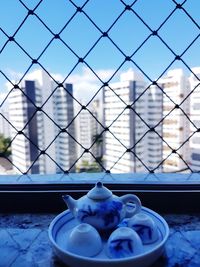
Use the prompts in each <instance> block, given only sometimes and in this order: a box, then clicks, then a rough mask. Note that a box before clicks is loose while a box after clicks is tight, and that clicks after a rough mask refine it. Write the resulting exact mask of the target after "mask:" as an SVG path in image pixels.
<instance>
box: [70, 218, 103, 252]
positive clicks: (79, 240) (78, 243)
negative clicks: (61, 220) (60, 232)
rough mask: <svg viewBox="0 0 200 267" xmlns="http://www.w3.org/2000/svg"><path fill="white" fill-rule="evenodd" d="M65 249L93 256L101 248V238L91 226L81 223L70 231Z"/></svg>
mask: <svg viewBox="0 0 200 267" xmlns="http://www.w3.org/2000/svg"><path fill="white" fill-rule="evenodd" d="M67 250H68V251H69V252H72V253H74V254H77V255H81V256H85V257H93V256H95V255H97V254H98V253H99V252H100V251H101V250H102V240H101V237H100V235H99V233H98V232H97V230H96V229H95V228H94V227H93V226H91V225H89V224H87V223H81V224H79V225H77V226H76V227H74V228H73V230H72V232H71V233H70V235H69V237H68V240H67Z"/></svg>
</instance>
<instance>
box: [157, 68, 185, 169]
mask: <svg viewBox="0 0 200 267" xmlns="http://www.w3.org/2000/svg"><path fill="white" fill-rule="evenodd" d="M158 83H159V86H160V87H161V88H162V90H163V104H162V106H163V110H162V116H163V118H164V120H163V121H162V136H163V140H164V141H163V142H162V158H163V160H164V162H163V169H162V170H163V171H164V172H174V171H180V170H184V169H185V168H187V165H186V164H185V162H187V161H188V157H189V144H188V142H186V143H185V144H184V145H182V144H183V143H184V142H185V140H186V139H187V138H188V136H189V123H188V120H187V117H186V116H185V114H187V115H189V99H187V100H186V101H184V99H185V97H186V96H187V94H188V92H189V82H188V78H187V77H186V76H185V75H184V73H183V70H182V69H175V70H170V71H168V73H167V75H166V76H165V77H163V78H161V79H160V80H159V81H158ZM172 150H173V152H174V153H171V152H172ZM176 151H177V152H178V153H179V155H180V156H181V157H182V158H183V159H184V160H182V159H181V158H180V157H179V155H178V154H177V153H176ZM184 161H185V162H184Z"/></svg>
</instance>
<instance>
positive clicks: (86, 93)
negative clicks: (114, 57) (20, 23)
mask: <svg viewBox="0 0 200 267" xmlns="http://www.w3.org/2000/svg"><path fill="white" fill-rule="evenodd" d="M95 72H96V74H97V75H98V76H99V78H100V79H101V80H102V81H104V82H106V81H107V80H108V79H109V78H110V77H111V76H112V74H113V73H114V70H112V69H108V70H96V71H95ZM67 82H69V83H72V84H73V88H74V95H75V97H76V98H78V99H79V100H85V101H88V100H89V99H91V97H92V96H93V95H94V94H95V93H96V92H97V90H98V89H99V88H100V87H101V86H102V84H101V82H100V81H99V79H98V78H97V77H96V76H95V74H93V73H92V72H91V70H89V69H88V68H86V67H83V68H82V72H81V73H79V74H72V75H70V77H69V78H68V80H67Z"/></svg>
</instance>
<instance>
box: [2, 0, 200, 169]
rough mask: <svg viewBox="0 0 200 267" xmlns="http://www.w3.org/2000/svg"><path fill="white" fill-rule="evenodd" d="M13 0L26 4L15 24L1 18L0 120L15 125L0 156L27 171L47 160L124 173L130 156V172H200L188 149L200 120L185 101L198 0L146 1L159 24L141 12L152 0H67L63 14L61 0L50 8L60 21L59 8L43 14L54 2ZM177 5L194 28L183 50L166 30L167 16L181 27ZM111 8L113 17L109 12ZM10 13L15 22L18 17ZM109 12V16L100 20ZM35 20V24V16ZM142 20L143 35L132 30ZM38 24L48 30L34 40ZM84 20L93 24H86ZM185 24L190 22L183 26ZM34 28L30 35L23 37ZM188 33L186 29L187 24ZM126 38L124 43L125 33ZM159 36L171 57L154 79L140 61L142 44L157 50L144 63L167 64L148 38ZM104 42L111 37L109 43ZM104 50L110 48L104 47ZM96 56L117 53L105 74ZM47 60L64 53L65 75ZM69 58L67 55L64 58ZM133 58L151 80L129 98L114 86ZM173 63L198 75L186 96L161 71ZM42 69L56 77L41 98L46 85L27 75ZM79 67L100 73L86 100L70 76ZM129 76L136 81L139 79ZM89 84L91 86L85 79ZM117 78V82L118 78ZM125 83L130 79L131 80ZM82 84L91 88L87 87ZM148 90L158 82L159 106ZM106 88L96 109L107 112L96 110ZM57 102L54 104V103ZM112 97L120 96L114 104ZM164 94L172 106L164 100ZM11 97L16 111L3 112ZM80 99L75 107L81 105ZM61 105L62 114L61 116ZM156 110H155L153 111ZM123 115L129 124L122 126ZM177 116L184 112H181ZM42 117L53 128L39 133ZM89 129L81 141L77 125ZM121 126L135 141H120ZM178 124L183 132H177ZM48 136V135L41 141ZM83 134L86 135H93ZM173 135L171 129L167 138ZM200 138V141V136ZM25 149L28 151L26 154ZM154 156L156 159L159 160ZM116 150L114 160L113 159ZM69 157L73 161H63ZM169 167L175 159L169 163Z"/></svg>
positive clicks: (59, 164) (63, 166) (55, 60)
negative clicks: (0, 86) (193, 8)
mask: <svg viewBox="0 0 200 267" xmlns="http://www.w3.org/2000/svg"><path fill="white" fill-rule="evenodd" d="M15 2H16V3H15V4H16V6H17V8H18V9H19V10H20V12H21V13H20V15H18V16H17V22H16V23H15V24H14V23H12V27H10V28H11V29H10V28H9V27H7V26H9V24H8V22H7V24H6V23H3V20H2V21H1V24H2V25H1V28H0V35H1V37H2V38H1V39H2V40H1V43H0V58H2V59H1V60H2V62H3V63H2V64H1V66H0V68H1V69H0V75H1V80H3V81H4V83H7V87H9V89H8V90H7V91H5V92H4V91H2V96H3V97H2V99H1V103H0V107H1V113H0V115H1V119H2V121H3V122H4V123H6V124H7V125H8V126H9V129H11V132H12V134H11V136H10V139H9V141H8V142H7V144H6V145H5V146H4V147H3V148H2V149H1V154H0V156H1V159H4V160H6V161H8V162H9V163H10V164H11V165H12V166H13V168H14V169H15V171H17V172H19V173H21V174H27V173H45V172H48V171H49V170H48V168H47V170H45V167H44V166H45V164H44V162H46V165H48V166H49V165H51V166H54V167H52V168H50V172H52V170H53V171H55V172H61V173H65V174H66V173H69V172H80V171H85V170H86V171H91V172H92V171H104V172H106V173H110V172H112V171H114V172H116V171H119V172H120V168H118V167H117V166H119V165H120V166H123V165H124V166H126V165H127V164H129V165H130V166H131V167H130V166H129V167H128V168H127V171H135V172H140V171H142V172H150V173H153V172H156V171H158V172H159V171H173V172H177V171H179V172H181V171H189V172H194V171H195V172H196V171H197V172H198V171H199V170H200V168H199V169H198V166H195V167H193V165H192V163H191V158H192V159H193V160H196V161H197V162H198V161H199V160H200V152H199V154H198V153H194V152H193V153H192V152H191V151H192V149H189V148H190V147H189V145H190V141H191V139H192V138H194V137H195V138H196V139H198V138H199V136H198V135H199V132H200V128H199V125H198V120H197V121H194V120H193V119H192V117H191V114H190V113H191V112H190V109H188V108H189V106H190V100H191V96H193V95H194V94H195V93H198V90H199V81H200V80H199V77H200V76H199V75H198V74H197V73H196V72H195V71H194V68H192V67H193V66H191V63H190V61H189V60H187V57H185V55H187V54H188V53H189V52H190V51H191V50H192V48H193V47H194V46H195V45H196V44H198V41H199V36H200V31H199V30H200V26H199V22H198V18H196V17H195V16H193V15H192V14H191V11H190V8H189V7H190V6H192V5H195V3H194V1H191V0H188V1H187V0H185V1H175V0H168V1H165V3H167V2H168V3H167V6H168V7H165V5H164V4H161V3H159V2H158V1H151V2H152V3H151V5H150V10H148V14H151V15H152V17H151V18H154V19H155V21H156V16H157V14H158V13H160V14H161V15H162V16H161V17H160V21H156V23H154V24H153V23H151V19H150V20H149V19H148V18H147V17H145V16H144V14H143V13H142V11H141V10H142V9H143V8H145V5H146V6H149V3H148V4H147V1H144V0H135V1H123V0H119V1H117V2H118V3H116V2H114V1H111V2H110V3H109V4H108V3H107V2H106V1H101V2H100V1H99V2H100V3H98V1H94V0H87V1H72V0H69V1H63V3H62V5H63V7H62V8H66V11H65V12H64V15H63V13H62V12H61V10H59V9H58V5H59V4H58V3H57V4H55V6H54V9H53V12H54V13H58V15H59V16H60V17H61V22H60V24H61V25H57V24H58V22H57V20H56V18H54V16H53V13H52V14H50V15H49V18H46V17H45V16H44V14H46V13H45V9H46V10H47V13H48V10H49V7H50V6H51V4H52V3H51V2H50V1H47V0H40V1H33V2H34V4H33V3H31V4H30V3H29V2H28V1H25V0H19V1H15ZM92 5H94V9H96V10H97V9H98V8H100V7H101V8H102V10H99V12H100V16H99V17H100V18H99V17H98V16H96V14H97V13H95V14H93V13H92V12H91V11H92V10H93V9H92ZM95 5H96V6H95ZM159 5H162V7H161V6H160V8H162V9H159ZM197 5H198V4H197ZM9 8H11V7H9ZM9 8H8V9H9ZM51 8H52V7H51ZM8 11H9V10H8ZM3 12H5V11H3ZM14 12H16V14H17V12H18V10H16V11H15V10H14ZM177 14H178V15H179V16H183V20H182V22H181V24H182V27H184V21H187V23H188V24H190V25H191V27H192V29H193V35H190V36H189V35H188V37H186V38H185V39H186V44H185V43H184V42H185V41H184V40H185V39H184V40H181V41H180V43H182V44H183V45H182V46H181V48H180V49H176V46H174V44H175V42H176V40H173V39H172V37H170V39H168V38H166V37H167V35H168V34H169V32H168V28H167V25H168V24H170V23H172V25H173V26H172V28H173V27H174V32H175V35H176V34H177V35H178V34H179V32H178V30H179V29H178V28H177V29H176V25H175V23H174V21H173V19H174V17H176V16H177ZM106 16H107V17H108V18H109V19H108V18H107V19H106ZM130 19H131V20H132V21H130ZM9 20H10V21H11V22H12V17H10V18H9ZM104 21H105V23H103V22H104ZM153 21H154V20H153ZM171 21H172V22H171ZM32 23H33V25H31V24H32ZM34 23H35V24H34ZM84 23H85V24H84ZM120 23H121V24H120ZM123 23H125V24H123ZM173 23H174V24H173ZM73 24H76V25H78V27H77V28H73V27H72V25H73ZM84 25H85V26H84ZM118 25H121V27H118ZM124 25H125V26H124ZM127 25H129V27H128V26H127ZM152 25H153V26H152ZM155 25H156V26H155ZM34 27H35V32H34ZM136 27H141V28H142V29H143V30H142V31H141V32H142V33H141V35H140V34H139V33H138V32H137V33H136V36H134V32H135V29H136ZM24 28H26V31H24ZM40 28H42V31H43V36H42V35H40V38H41V39H37V36H35V35H34V34H36V33H37V31H39V29H40ZM86 28H89V29H90V30H89V31H87V30H86ZM75 29H76V31H75ZM182 30H184V29H183V28H182ZM185 30H186V28H185ZM32 31H33V32H32ZM28 33H29V36H28V37H26V34H28ZM131 35H133V36H134V41H135V42H133V41H132V39H131V37H130V36H131ZM184 35H185V36H186V35H187V32H185V33H184ZM26 38H30V39H31V43H32V45H31V43H30V42H26V40H25V39H26ZM123 38H124V39H125V43H126V45H125V43H124V42H122V39H123ZM129 38H130V40H129ZM180 38H181V37H180ZM155 40H156V42H159V45H160V48H159V49H161V54H162V49H164V50H165V53H168V55H169V57H168V58H169V59H170V60H167V63H166V62H164V63H165V64H161V67H162V69H161V68H159V71H157V72H156V71H155V73H156V75H154V78H152V75H151V74H149V73H150V72H149V70H148V69H147V68H146V66H145V65H144V64H145V63H144V62H145V60H144V62H143V61H141V58H145V56H146V54H145V53H148V54H149V55H151V54H153V57H152V62H150V64H149V63H148V62H146V63H147V65H148V66H151V64H152V66H154V67H155V66H156V64H155V62H156V61H160V63H163V62H162V58H161V59H159V58H156V51H155V50H153V48H151V46H150V44H151V42H155ZM105 42H106V44H107V46H104V43H105ZM77 43H79V46H80V47H82V50H81V52H79V50H80V48H79V46H77ZM27 44H28V45H27ZM127 45H128V48H127ZM11 46H12V47H14V48H15V49H16V53H18V57H15V56H14V55H13V54H9V51H10V50H9V49H10V47H11ZM52 47H55V51H56V53H55V54H54V55H53V54H51V51H52V49H53V48H52ZM174 47H175V48H174ZM104 50H108V51H107V53H106V51H104ZM38 51H39V52H38ZM146 51H147V52H146ZM12 53H13V52H12ZM111 54H112V56H111ZM55 55H57V56H55ZM59 55H60V57H59ZM101 55H102V59H101ZM189 55H190V54H189ZM9 57H13V59H11V60H10V58H9ZM188 57H189V56H188ZM95 58H97V59H96V61H100V59H101V60H102V61H101V62H100V63H101V64H102V66H103V67H102V69H103V68H105V69H106V68H107V69H108V67H110V66H111V65H109V64H108V62H109V61H113V65H112V71H111V70H107V72H106V75H103V72H101V71H99V70H98V69H97V68H96V65H98V64H97V63H96V61H95ZM113 58H114V59H113ZM46 59H51V60H52V63H53V65H59V64H60V63H59V60H60V61H65V62H66V65H67V67H65V68H64V69H63V72H62V73H64V75H62V79H61V80H59V79H58V77H57V76H55V75H53V74H52V71H51V69H52V67H50V66H48V63H47V62H48V60H46ZM69 59H70V60H69ZM71 59H72V60H71ZM149 60H150V59H149ZM16 61H18V63H19V62H21V65H20V64H18V65H20V67H21V68H20V70H15V71H16V72H18V74H15V80H13V75H11V71H10V70H8V69H9V68H10V69H12V71H13V72H14V70H13V68H14V66H15V65H16V66H17V64H15V63H16ZM68 61H69V62H70V64H67V62H68ZM163 61H164V60H163ZM6 62H7V63H6ZM188 62H189V63H188ZM9 64H10V65H9ZM101 64H100V66H101ZM113 66H114V67H113ZM130 66H131V67H132V68H133V69H134V70H136V71H137V72H139V73H140V76H143V78H144V80H145V83H143V85H142V86H141V87H139V88H140V89H138V91H137V92H136V89H135V92H134V98H131V100H130V98H129V99H128V100H126V99H125V97H124V95H123V93H121V91H119V90H118V89H120V88H116V85H115V81H116V79H117V78H118V76H119V73H120V72H123V71H124V70H125V69H127V67H130ZM174 66H175V67H176V66H181V67H182V68H184V69H185V70H186V71H187V72H188V73H189V74H190V75H191V77H192V78H193V79H194V80H195V83H194V85H193V87H192V88H189V87H188V83H187V81H186V92H185V94H182V95H181V97H180V98H179V100H177V96H176V95H175V96H174V95H173V94H172V91H174V90H177V88H178V87H177V88H176V86H177V84H176V83H175V87H173V86H172V89H171V91H170V90H169V88H170V86H171V85H170V83H171V81H170V80H169V81H168V80H166V79H164V78H163V77H165V75H166V73H167V71H170V69H171V68H173V67H174ZM38 69H40V70H42V72H43V75H44V76H45V77H46V78H45V79H49V80H50V81H51V91H48V90H47V89H46V88H44V89H43V90H44V91H46V95H45V97H43V100H40V101H39V102H38V101H36V100H37V99H39V98H40V94H41V92H39V91H37V90H36V89H37V88H36V87H40V85H35V84H34V83H32V84H31V83H28V80H33V78H30V77H31V75H30V73H31V72H32V71H34V70H38ZM55 69H56V68H55ZM78 69H79V70H80V69H82V70H84V71H85V72H83V73H82V75H83V76H84V75H85V76H92V79H91V81H93V80H95V81H96V82H97V86H96V87H95V90H93V94H92V96H91V95H90V97H88V98H87V100H85V102H84V101H82V99H80V98H79V96H77V95H75V94H74V93H73V90H72V85H71V82H70V81H71V78H72V77H74V76H75V74H74V73H77V72H76V71H78ZM22 70H23V71H22ZM66 70H67V71H66ZM11 76H12V77H11ZM155 76H156V77H155ZM192 78H191V79H192ZM72 83H73V79H72ZM116 84H117V83H116ZM133 84H134V86H135V83H133ZM73 85H75V84H73ZM31 86H32V87H31ZM85 86H86V87H87V86H90V85H88V84H86V85H85ZM91 86H92V85H91ZM117 86H118V87H120V86H119V84H118V85H117ZM128 86H130V83H129V85H128ZM26 87H29V88H32V91H31V89H30V91H31V92H30V91H28V90H26ZM35 88H36V89H35ZM141 88H142V89H141ZM85 89H88V90H89V89H90V88H85ZM34 90H35V91H34ZM124 90H125V89H124ZM132 90H134V89H132ZM152 90H154V91H156V96H157V97H158V98H159V99H158V100H157V101H158V103H160V104H159V105H158V106H156V101H154V102H152V105H151V103H150V102H149V98H150V95H151V92H152ZM40 91H41V90H40ZM130 91H131V89H130ZM33 92H34V93H33ZM173 93H174V92H173ZM106 94H111V95H112V99H113V101H111V102H109V101H108V99H107V98H106ZM129 94H130V92H129ZM61 95H64V96H65V101H63V98H62V97H61ZM102 95H103V100H102V103H103V104H102V105H101V103H100V108H101V110H104V113H103V115H102V117H101V116H100V115H99V113H98V111H94V109H93V108H92V105H93V104H94V103H98V102H97V101H96V99H97V98H98V97H100V96H102ZM179 96H180V93H179ZM52 99H53V100H52ZM146 99H148V100H146ZM52 101H53V103H54V107H53V111H52V112H51V111H50V106H51V105H52ZM106 101H107V102H106ZM145 101H147V102H145ZM151 101H153V100H151ZM159 101H160V102H159ZM83 102H84V103H83ZM100 102H101V99H100ZM114 102H116V106H115V107H114V104H113V103H114ZM141 102H144V105H143V106H142V105H140V103H141ZM165 102H167V103H169V105H168V106H167V105H165ZM8 103H9V105H8ZM13 103H14V104H13ZM24 103H25V104H24ZM11 104H12V105H13V106H12V107H11ZM7 105H8V106H9V109H10V107H11V109H12V108H13V110H12V112H14V113H16V114H15V117H14V118H15V119H14V120H11V119H10V117H9V116H6V113H5V111H4V112H3V109H7ZM103 105H104V106H103ZM74 106H76V110H75V111H74ZM17 107H18V108H19V111H18V110H17ZM59 107H60V111H59ZM112 107H113V108H112ZM140 108H142V110H140ZM23 109H24V110H25V112H26V117H23V120H22V121H21V122H20V123H22V124H20V125H21V126H20V127H18V126H16V125H17V124H16V123H17V120H18V119H19V114H18V113H20V112H22V110H23ZM110 109H112V111H113V110H114V111H115V112H114V113H113V114H114V115H113V116H112V117H111V118H112V119H111V120H109V119H108V117H109V116H108V115H107V114H108V112H109V110H110ZM59 112H60V113H59ZM65 112H66V114H64V115H63V113H65ZM27 113H28V115H27ZM55 113H56V114H55ZM100 113H101V111H100ZM155 113H156V114H157V117H156V118H157V119H156V120H152V117H153V114H155ZM20 114H21V113H20ZM127 114H128V121H129V124H127V125H128V128H126V126H123V125H124V124H123V123H124V120H125V118H126V116H125V115H127ZM177 114H178V115H177ZM158 115H159V116H158ZM87 116H89V118H90V121H91V120H92V123H93V128H92V129H89V128H88V127H90V126H89V125H88V121H87ZM106 116H107V117H106ZM177 116H178V120H179V121H176V118H177ZM84 117H85V121H84ZM78 120H82V123H85V125H83V127H82V128H78V126H77V122H78ZM151 120H152V122H151ZM173 120H174V122H173ZM183 120H184V123H183V125H182V121H183ZM131 121H134V122H135V124H134V125H133V124H132V123H131ZM137 122H138V124H137ZM35 123H36V124H35ZM45 123H46V127H47V129H49V131H47V133H46V135H45V134H44V133H43V132H44V125H45ZM35 125H37V131H35V129H34V127H35ZM131 125H132V126H131ZM79 126H80V125H79ZM166 127H168V131H165V128H166ZM177 127H178V130H177V129H176V128H177ZM87 128H88V129H87ZM51 129H53V133H51ZM83 129H85V131H86V130H87V131H90V132H91V133H90V136H91V140H90V142H88V143H86V144H83V143H81V139H80V138H78V136H79V135H80V132H81V131H82V133H83ZM94 129H95V130H94ZM120 129H121V130H120ZM175 129H176V130H175ZM190 129H192V130H190ZM119 131H121V134H123V133H126V131H129V137H130V136H131V138H132V140H131V141H130V140H129V141H127V140H126V141H124V140H123V139H122V138H121V135H119V134H118V132H119ZM177 133H178V137H177V136H176V135H177ZM173 134H174V136H173ZM45 136H46V137H45ZM180 136H182V138H181V143H180V142H178V145H177V143H176V142H175V140H176V139H177V138H180ZM45 138H47V139H48V141H47V140H44V139H45ZM85 138H86V139H87V138H88V136H86V137H85ZM148 138H149V139H148ZM169 138H171V140H172V141H171V142H170V141H169V140H170V139H169ZM40 139H43V140H42V141H41V140H40ZM153 140H155V141H153ZM109 142H110V143H109ZM115 143H116V146H117V145H118V146H119V148H118V150H116V151H115V150H113V151H112V153H113V155H106V154H107V148H108V147H109V145H113V144H115ZM196 144H197V146H198V144H200V143H198V141H197V143H196ZM147 145H148V146H147ZM27 147H28V148H27ZM141 147H142V149H141ZM26 149H29V153H31V158H30V155H25V154H26V153H27V154H28V152H27V151H28V150H26ZM66 150H67V151H66ZM9 151H11V155H8V152H9ZM19 151H21V154H24V155H23V156H22V155H21V156H20V154H19V153H18V152H19ZM30 151H32V152H30ZM185 151H186V152H187V153H190V154H189V156H187V155H186V152H185ZM112 153H111V154H112ZM26 156H27V157H26ZM154 156H155V158H157V160H156V161H155V160H154ZM14 157H15V158H19V159H20V161H21V162H23V160H24V163H23V164H24V166H23V167H22V166H21V165H18V164H17V161H15V160H14ZM20 157H21V158H20ZM110 157H111V158H112V160H110V162H109V158H110ZM88 161H89V162H92V164H91V165H90V166H88ZM42 162H43V163H42ZM63 162H64V163H63ZM66 162H67V164H65V163H66ZM108 162H109V163H108ZM127 162H129V163H127ZM25 163H26V164H25ZM42 164H43V165H42ZM167 165H168V168H167V167H166V166H167ZM197 165H198V164H197ZM42 166H43V167H42ZM169 166H171V169H170V168H169ZM199 167H200V165H199ZM124 170H125V169H124ZM122 171H123V168H122Z"/></svg>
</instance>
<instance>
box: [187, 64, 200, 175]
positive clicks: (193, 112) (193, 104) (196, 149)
mask: <svg viewBox="0 0 200 267" xmlns="http://www.w3.org/2000/svg"><path fill="white" fill-rule="evenodd" d="M192 72H193V73H192V74H191V75H190V78H189V81H190V90H191V92H192V94H191V95H190V119H191V121H192V122H193V124H194V125H193V124H192V123H190V134H191V138H190V141H189V145H190V155H189V165H190V168H191V169H192V170H193V171H200V132H198V131H197V129H200V118H199V114H200V85H199V79H200V67H196V68H192Z"/></svg>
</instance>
